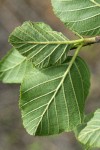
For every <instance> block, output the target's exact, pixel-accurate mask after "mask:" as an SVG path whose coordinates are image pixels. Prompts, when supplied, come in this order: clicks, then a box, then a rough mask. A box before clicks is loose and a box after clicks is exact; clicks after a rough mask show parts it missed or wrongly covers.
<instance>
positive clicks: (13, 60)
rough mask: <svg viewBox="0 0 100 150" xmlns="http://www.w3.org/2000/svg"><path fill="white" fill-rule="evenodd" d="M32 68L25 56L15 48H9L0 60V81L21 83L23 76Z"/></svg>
mask: <svg viewBox="0 0 100 150" xmlns="http://www.w3.org/2000/svg"><path fill="white" fill-rule="evenodd" d="M32 69H33V67H32V64H31V63H30V62H28V61H27V60H26V58H25V57H23V56H22V55H21V54H20V53H19V52H18V51H17V50H16V49H11V50H10V52H9V53H8V54H7V55H6V56H5V57H4V58H3V59H2V60H1V61H0V81H2V82H4V83H21V82H22V80H23V78H24V76H25V75H26V74H28V73H29V72H30V71H31V70H32Z"/></svg>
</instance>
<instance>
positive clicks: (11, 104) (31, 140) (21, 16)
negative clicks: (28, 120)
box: [0, 0, 100, 150]
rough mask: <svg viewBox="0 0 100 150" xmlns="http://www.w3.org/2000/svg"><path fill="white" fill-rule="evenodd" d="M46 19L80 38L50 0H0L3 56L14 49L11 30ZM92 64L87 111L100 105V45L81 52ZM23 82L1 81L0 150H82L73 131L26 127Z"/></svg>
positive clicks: (71, 36)
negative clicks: (40, 131)
mask: <svg viewBox="0 0 100 150" xmlns="http://www.w3.org/2000/svg"><path fill="white" fill-rule="evenodd" d="M26 20H31V21H34V22H39V21H42V22H45V23H47V24H49V25H50V26H51V27H52V28H53V29H54V30H57V31H61V32H63V34H64V35H66V36H67V37H68V38H70V39H74V38H76V37H75V35H74V34H72V33H71V32H70V31H69V30H67V29H66V28H65V27H64V25H63V23H61V22H60V20H59V19H58V18H56V16H55V15H54V13H53V11H52V8H51V4H50V0H0V59H1V58H2V57H3V56H4V55H5V54H6V53H7V51H8V50H9V49H10V48H11V47H10V45H9V44H8V36H9V34H10V32H11V31H12V30H13V29H14V28H15V27H16V26H19V25H21V24H22V23H23V22H24V21H26ZM80 55H81V56H82V57H83V58H84V59H85V60H86V62H87V63H88V64H89V67H90V70H91V72H92V75H91V90H90V94H89V97H88V100H87V106H86V109H85V111H86V112H87V113H89V112H91V111H94V110H95V109H96V108H98V107H100V45H99V44H95V45H92V46H88V47H87V48H83V50H82V51H81V54H80ZM18 98H19V85H10V84H9V85H8V84H2V83H0V150H81V147H80V146H79V145H78V143H77V141H76V140H75V137H74V135H73V134H71V133H63V134H60V135H57V136H50V137H33V136H30V135H28V134H27V133H26V131H25V129H24V128H23V126H22V121H21V115H20V111H19V106H18Z"/></svg>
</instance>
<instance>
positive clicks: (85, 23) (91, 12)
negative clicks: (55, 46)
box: [51, 0, 100, 36]
mask: <svg viewBox="0 0 100 150" xmlns="http://www.w3.org/2000/svg"><path fill="white" fill-rule="evenodd" d="M51 1H52V6H53V9H54V12H55V14H56V16H58V17H59V18H60V20H61V21H62V22H63V23H64V24H65V26H67V27H69V28H70V29H71V30H72V31H74V32H76V33H78V34H80V35H83V36H93V35H99V34H100V0H96V2H93V0H51Z"/></svg>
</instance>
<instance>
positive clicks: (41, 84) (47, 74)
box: [20, 57, 90, 135]
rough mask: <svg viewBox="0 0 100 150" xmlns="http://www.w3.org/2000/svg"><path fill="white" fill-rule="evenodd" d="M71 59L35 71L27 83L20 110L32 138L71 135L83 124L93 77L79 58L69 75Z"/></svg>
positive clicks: (24, 86)
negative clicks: (86, 101) (65, 132)
mask: <svg viewBox="0 0 100 150" xmlns="http://www.w3.org/2000/svg"><path fill="white" fill-rule="evenodd" d="M71 58H72V57H68V60H67V62H65V63H64V64H61V65H59V66H52V67H49V68H46V69H42V70H38V69H34V71H33V73H32V74H30V75H29V76H28V77H27V78H25V79H24V81H23V83H22V85H21V98H20V108H21V113H22V119H23V124H24V127H25V128H26V130H27V132H28V133H29V134H31V135H52V134H58V133H61V132H64V131H71V130H73V128H75V126H77V125H78V124H80V123H81V122H82V120H83V116H84V105H85V100H86V97H87V95H88V92H89V87H90V73H89V70H88V67H87V65H86V64H85V62H84V61H83V60H82V59H81V58H79V57H77V59H76V61H75V62H74V64H73V66H72V68H71V69H70V71H69V72H68V73H67V74H66V72H67V71H68V70H67V68H68V64H69V63H70V59H71Z"/></svg>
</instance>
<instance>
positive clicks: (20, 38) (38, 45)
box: [9, 21, 70, 68]
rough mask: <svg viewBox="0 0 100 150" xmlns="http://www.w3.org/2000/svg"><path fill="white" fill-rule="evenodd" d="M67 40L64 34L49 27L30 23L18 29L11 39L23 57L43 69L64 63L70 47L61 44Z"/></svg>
mask: <svg viewBox="0 0 100 150" xmlns="http://www.w3.org/2000/svg"><path fill="white" fill-rule="evenodd" d="M66 40H68V39H67V38H66V37H65V36H64V35H63V34H61V33H59V32H55V31H53V30H52V29H51V28H50V27H49V26H48V25H46V24H44V23H32V22H30V21H28V22H25V23H24V24H23V25H22V26H20V27H17V28H16V29H15V30H14V31H13V32H12V34H11V35H10V38H9V41H10V43H11V44H12V45H13V46H14V47H15V48H16V49H17V50H18V51H19V52H20V53H21V54H22V55H24V56H27V58H28V59H29V60H32V62H33V63H34V65H35V66H37V67H41V68H42V67H46V66H50V65H52V64H58V63H62V62H63V61H64V60H65V59H66V57H67V52H68V50H69V47H70V46H68V45H66V44H60V43H59V42H60V41H66ZM54 42H56V43H55V44H53V43H54Z"/></svg>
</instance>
